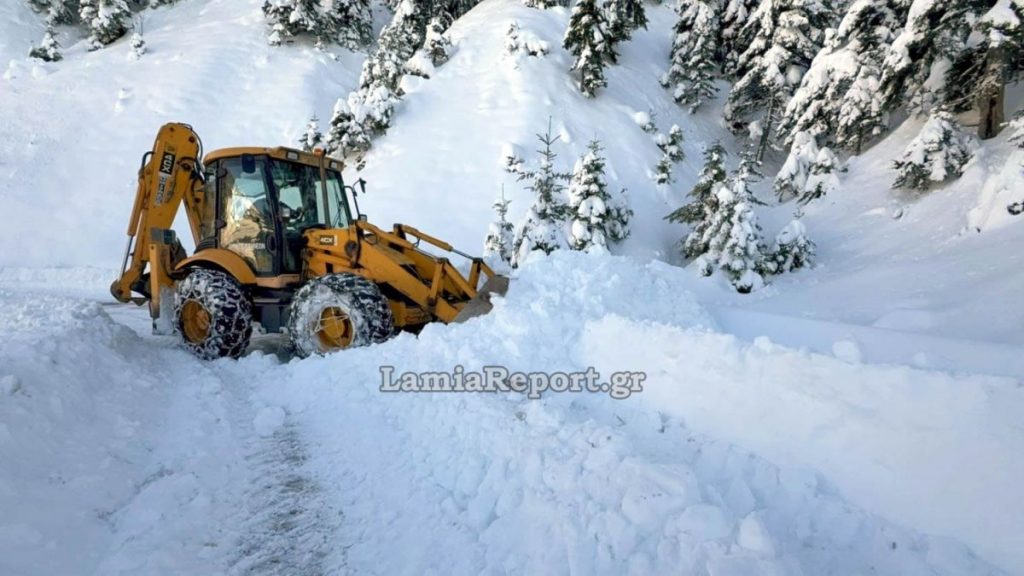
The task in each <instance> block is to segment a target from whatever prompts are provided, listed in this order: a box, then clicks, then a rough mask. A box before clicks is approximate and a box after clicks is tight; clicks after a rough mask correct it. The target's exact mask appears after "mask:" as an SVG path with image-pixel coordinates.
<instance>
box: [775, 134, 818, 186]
mask: <svg viewBox="0 0 1024 576" xmlns="http://www.w3.org/2000/svg"><path fill="white" fill-rule="evenodd" d="M817 158H818V143H817V142H816V141H815V139H814V136H813V135H812V134H811V133H810V132H797V134H796V136H795V137H794V138H793V145H792V146H790V148H789V156H788V157H787V158H786V162H785V163H784V164H783V165H782V168H780V169H779V172H778V174H776V175H775V195H776V196H778V197H779V200H780V201H784V200H787V199H790V198H795V197H799V196H802V195H803V193H804V190H805V187H806V185H807V178H808V176H810V174H811V165H812V164H814V161H815V160H816V159H817Z"/></svg>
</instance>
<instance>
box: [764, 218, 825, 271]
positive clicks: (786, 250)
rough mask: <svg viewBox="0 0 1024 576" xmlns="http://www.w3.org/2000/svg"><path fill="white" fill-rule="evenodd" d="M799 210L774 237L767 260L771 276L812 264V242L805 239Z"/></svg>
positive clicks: (805, 233) (805, 232)
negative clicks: (769, 263)
mask: <svg viewBox="0 0 1024 576" xmlns="http://www.w3.org/2000/svg"><path fill="white" fill-rule="evenodd" d="M802 218H803V213H802V212H800V211H799V210H798V211H797V212H796V214H793V220H791V221H790V222H789V224H786V226H785V227H784V228H783V229H782V230H780V231H779V233H778V234H777V235H776V236H775V244H774V245H773V246H772V250H771V254H770V255H769V260H770V261H771V268H772V273H773V274H783V273H786V272H793V271H795V270H799V269H800V268H805V267H810V266H812V265H813V264H814V242H811V241H810V240H809V239H808V238H807V228H806V227H804V223H803V221H802V220H801V219H802Z"/></svg>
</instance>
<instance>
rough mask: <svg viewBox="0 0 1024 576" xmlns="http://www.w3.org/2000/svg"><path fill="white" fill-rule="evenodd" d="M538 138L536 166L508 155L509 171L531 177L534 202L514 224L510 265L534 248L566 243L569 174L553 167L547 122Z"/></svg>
mask: <svg viewBox="0 0 1024 576" xmlns="http://www.w3.org/2000/svg"><path fill="white" fill-rule="evenodd" d="M537 138H538V140H540V143H541V145H542V146H543V147H542V148H541V149H540V150H538V154H539V156H540V157H539V159H538V162H539V166H538V168H537V169H536V170H528V169H526V168H525V167H524V166H525V163H524V162H523V160H522V159H520V158H515V157H509V158H508V162H507V163H508V171H509V172H510V173H513V174H516V176H517V178H518V180H519V181H526V180H529V181H530V184H529V185H528V186H527V189H528V190H530V191H531V192H532V193H533V203H532V204H531V206H530V208H529V210H527V212H526V216H524V217H523V220H522V222H520V224H519V226H518V227H517V228H516V234H515V239H514V240H513V244H512V266H513V267H518V266H519V265H520V264H521V263H522V262H523V261H525V259H526V258H527V256H528V255H529V254H530V253H531V252H533V251H535V250H540V251H543V252H544V253H545V254H550V253H552V252H554V251H555V250H560V249H563V248H565V247H566V238H567V234H566V228H567V225H568V219H569V216H570V212H569V206H568V204H567V203H566V199H565V182H567V181H568V180H569V177H570V175H569V174H566V173H564V172H559V171H557V170H556V169H555V158H556V157H557V155H556V154H555V152H554V150H552V149H551V146H552V145H553V144H554V143H555V140H556V138H555V137H554V136H552V135H551V128H550V126H549V127H548V131H547V133H546V134H538V135H537Z"/></svg>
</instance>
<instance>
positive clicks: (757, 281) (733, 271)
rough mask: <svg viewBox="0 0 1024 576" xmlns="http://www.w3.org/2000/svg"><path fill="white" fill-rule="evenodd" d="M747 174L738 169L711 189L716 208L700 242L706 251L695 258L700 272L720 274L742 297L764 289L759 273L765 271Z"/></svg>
mask: <svg viewBox="0 0 1024 576" xmlns="http://www.w3.org/2000/svg"><path fill="white" fill-rule="evenodd" d="M750 173H751V171H750V170H749V169H746V168H741V169H737V172H736V173H735V174H734V175H733V177H731V178H729V179H728V180H727V181H726V182H724V183H720V184H717V185H716V186H715V187H714V194H715V198H716V200H717V208H716V210H715V212H714V213H713V214H712V216H711V219H710V222H709V223H708V226H707V228H706V229H705V230H704V235H703V238H702V239H701V241H702V242H704V243H706V244H707V247H708V250H707V252H706V253H705V254H703V255H701V256H700V257H699V258H698V259H697V262H698V267H699V268H700V270H701V273H703V274H705V275H710V274H711V273H712V272H713V271H714V270H715V269H718V270H721V271H723V272H724V273H725V274H726V275H728V277H729V281H730V282H731V283H732V285H733V287H734V288H736V291H737V292H740V293H742V294H746V293H749V292H752V291H754V290H757V289H759V288H761V287H762V286H764V277H763V276H762V272H763V271H764V270H765V269H766V268H765V263H766V248H765V245H764V239H763V238H762V235H761V226H760V225H759V224H758V222H757V215H756V214H755V213H754V202H753V197H752V195H751V193H750V190H749V184H750V183H749V181H748V180H747V178H746V177H745V174H750Z"/></svg>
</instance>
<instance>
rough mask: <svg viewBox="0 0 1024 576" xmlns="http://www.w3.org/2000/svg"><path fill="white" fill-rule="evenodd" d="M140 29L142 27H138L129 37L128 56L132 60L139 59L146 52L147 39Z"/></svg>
mask: <svg viewBox="0 0 1024 576" xmlns="http://www.w3.org/2000/svg"><path fill="white" fill-rule="evenodd" d="M140 30H141V28H136V31H135V32H132V35H131V37H130V38H129V39H128V50H129V52H128V58H129V59H130V60H138V59H139V58H142V55H143V54H145V53H146V39H145V38H143V37H142V33H141V32H140Z"/></svg>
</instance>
